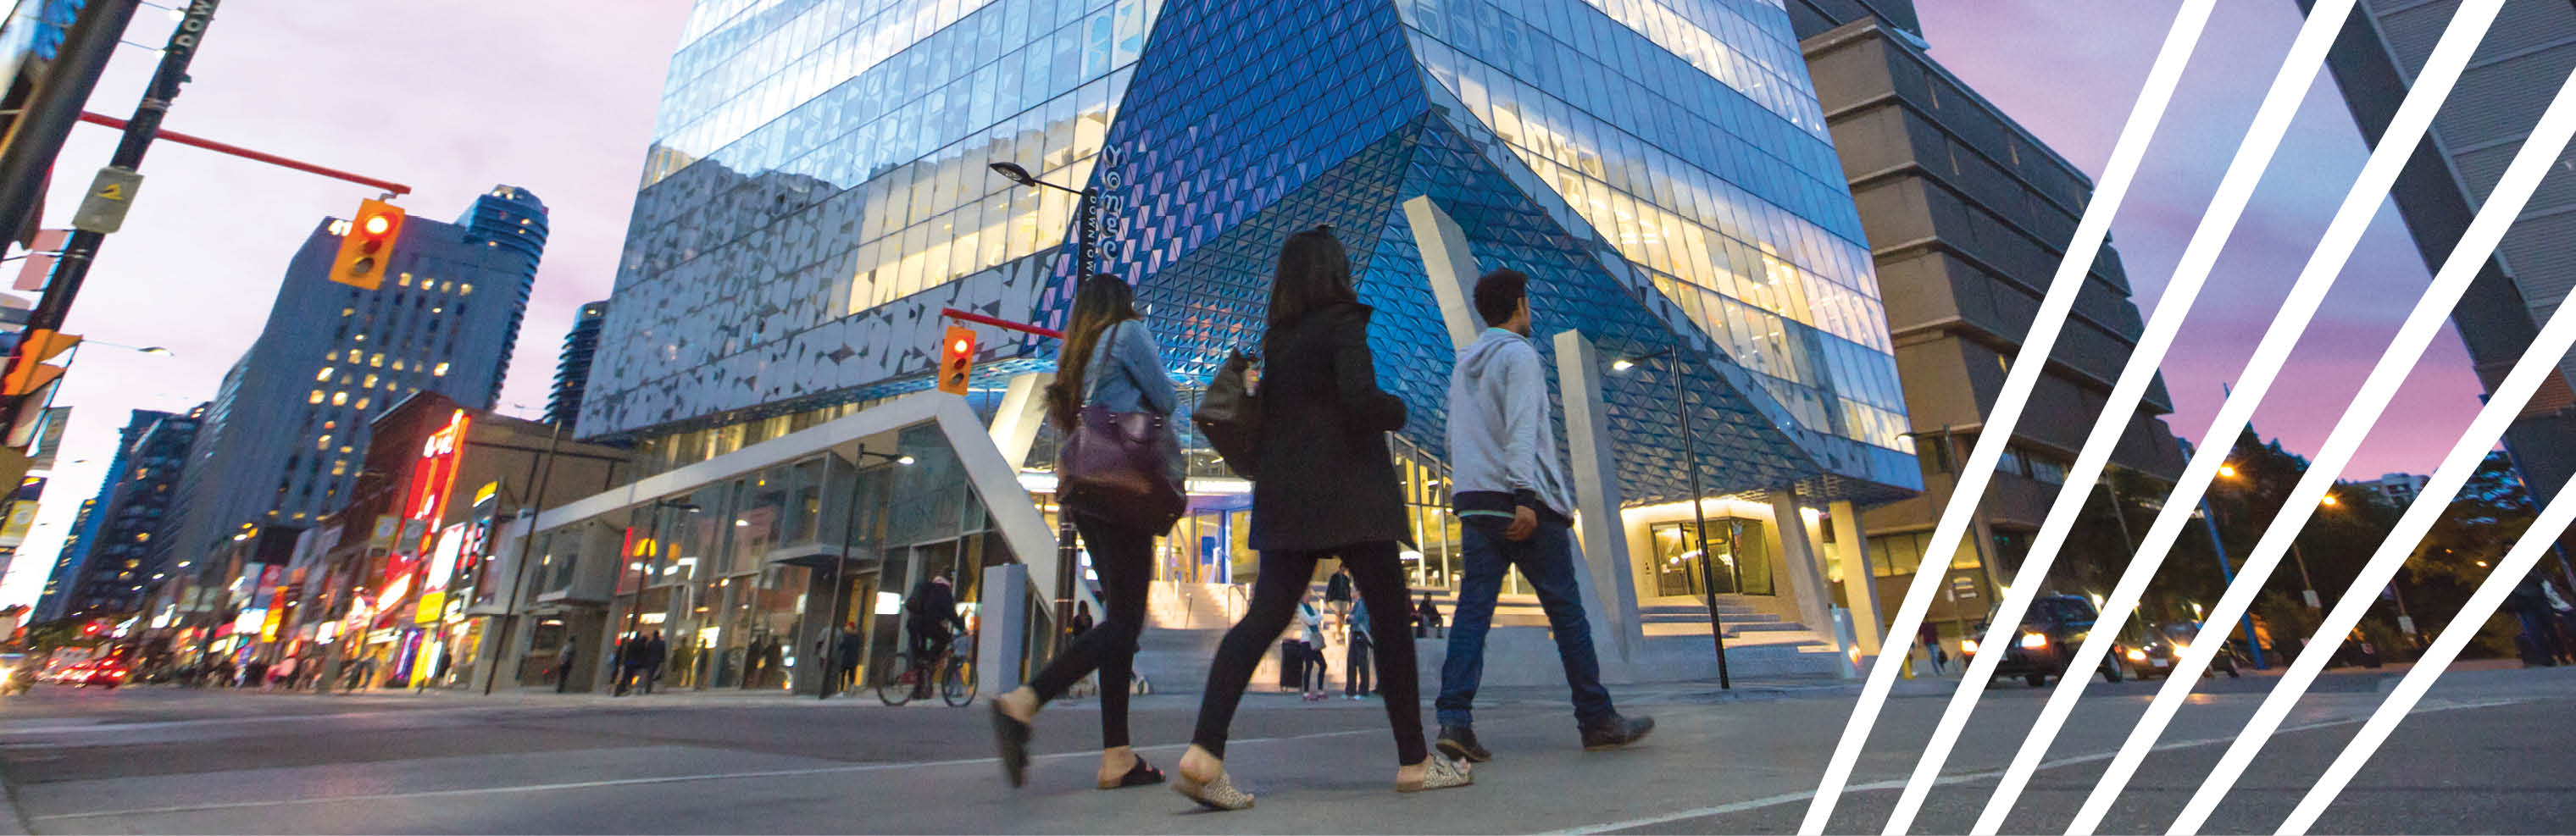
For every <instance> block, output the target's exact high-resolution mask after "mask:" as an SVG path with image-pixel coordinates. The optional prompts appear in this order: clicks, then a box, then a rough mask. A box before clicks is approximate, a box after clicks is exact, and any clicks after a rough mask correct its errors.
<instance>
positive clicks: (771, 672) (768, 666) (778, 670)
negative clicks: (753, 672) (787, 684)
mask: <svg viewBox="0 0 2576 836" xmlns="http://www.w3.org/2000/svg"><path fill="white" fill-rule="evenodd" d="M786 654H787V649H786V642H783V641H780V640H779V639H778V637H777V636H771V637H769V647H768V648H766V649H764V650H762V651H761V652H760V669H761V671H762V673H761V681H760V687H763V688H771V687H776V686H773V685H771V684H770V683H771V682H772V681H774V680H777V679H779V678H780V677H781V676H783V675H784V673H783V670H784V669H783V668H782V665H783V664H784V662H785V661H786Z"/></svg>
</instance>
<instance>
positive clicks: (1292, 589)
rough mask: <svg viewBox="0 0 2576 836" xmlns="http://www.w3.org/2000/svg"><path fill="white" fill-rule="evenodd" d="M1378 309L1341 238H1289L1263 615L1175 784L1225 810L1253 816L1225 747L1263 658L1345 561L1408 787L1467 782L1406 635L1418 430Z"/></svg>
mask: <svg viewBox="0 0 2576 836" xmlns="http://www.w3.org/2000/svg"><path fill="white" fill-rule="evenodd" d="M1368 321H1369V309H1368V307H1367V306H1365V305H1361V304H1360V303H1359V295H1358V293H1357V292H1355V291H1354V290H1353V289H1352V286H1351V265H1350V257H1349V256H1348V255H1347V254H1346V253H1344V252H1343V250H1342V244H1341V242H1340V241H1338V240H1335V239H1334V238H1333V233H1332V230H1330V229H1328V228H1325V227H1317V228H1315V229H1312V230H1308V231H1305V232H1300V233H1297V234H1295V235H1292V236H1289V238H1288V243H1287V245H1286V246H1285V247H1282V248H1281V250H1280V253H1279V271H1278V273H1277V275H1276V276H1274V277H1273V278H1272V280H1271V288H1270V323H1269V333H1268V334H1267V335H1265V336H1264V337H1263V340H1262V350H1263V354H1265V355H1266V357H1265V359H1264V362H1263V365H1262V373H1261V382H1260V386H1259V392H1258V394H1259V396H1260V398H1261V427H1262V438H1261V443H1260V446H1259V447H1258V448H1257V449H1256V450H1255V451H1254V456H1253V459H1254V461H1255V462H1256V464H1255V465H1254V472H1255V473H1256V474H1257V478H1256V479H1255V480H1254V481H1253V483H1252V547H1253V548H1255V549H1258V550H1260V552H1261V574H1260V577H1258V578H1256V579H1255V580H1254V581H1253V585H1252V600H1251V606H1250V607H1248V608H1246V610H1245V611H1244V614H1243V620H1242V621H1239V622H1237V623H1236V624H1235V625H1234V628H1233V629H1232V630H1228V631H1227V632H1226V634H1225V640H1224V641H1223V642H1222V643H1221V644H1219V645H1218V647H1217V653H1216V661H1215V662H1214V663H1213V664H1212V665H1211V666H1210V667H1209V669H1208V684H1207V690H1206V692H1205V696H1204V697H1203V698H1202V701H1201V702H1200V704H1199V720H1198V729H1197V732H1196V733H1195V734H1194V735H1193V737H1192V740H1191V742H1192V744H1193V745H1192V746H1191V747H1190V750H1189V752H1188V753H1187V754H1185V755H1182V756H1181V763H1180V773H1181V775H1180V778H1179V779H1178V780H1175V781H1173V782H1172V787H1173V788H1174V789H1177V790H1179V791H1180V792H1181V794H1183V795H1187V796H1189V797H1190V798H1192V799H1194V800H1196V801H1198V802H1199V803H1200V804H1203V805H1206V806H1208V807H1211V808H1214V809H1220V810H1240V809H1243V808H1246V807H1250V806H1252V796H1250V795H1247V794H1245V793H1243V792H1242V791H1240V790H1237V789H1235V788H1234V786H1233V783H1232V782H1231V781H1230V780H1228V779H1227V777H1226V774H1225V760H1224V759H1225V739H1226V731H1227V727H1228V726H1229V725H1231V724H1232V722H1233V719H1234V709H1235V706H1236V704H1237V703H1238V702H1240V701H1241V700H1242V698H1243V689H1244V687H1245V686H1246V685H1248V684H1250V682H1251V680H1252V670H1253V668H1254V667H1255V666H1257V665H1259V664H1260V661H1261V654H1262V653H1263V652H1264V651H1266V650H1267V649H1268V648H1269V646H1270V645H1271V643H1272V642H1274V641H1277V640H1278V638H1279V634H1280V632H1281V631H1283V630H1285V629H1287V627H1288V620H1289V617H1290V615H1291V614H1292V613H1293V612H1294V611H1295V610H1296V607H1297V602H1298V601H1299V600H1300V599H1302V598H1303V597H1304V596H1305V594H1306V588H1307V585H1308V584H1309V583H1310V582H1312V581H1313V579H1314V577H1315V565H1316V563H1317V562H1318V561H1321V560H1323V559H1324V558H1328V557H1339V558H1341V560H1342V565H1343V566H1344V567H1346V568H1348V569H1349V570H1350V573H1351V579H1352V580H1353V582H1354V583H1355V584H1356V585H1357V586H1358V587H1359V592H1360V598H1361V600H1362V601H1364V602H1366V605H1367V606H1368V607H1370V608H1372V610H1373V611H1372V612H1370V613H1369V615H1370V621H1371V624H1370V627H1371V628H1372V629H1373V630H1374V631H1376V632H1377V636H1376V639H1377V642H1376V644H1377V646H1378V648H1379V649H1380V650H1382V651H1383V652H1381V653H1379V654H1378V658H1377V665H1378V679H1379V681H1380V682H1381V683H1383V684H1382V686H1381V687H1382V689H1383V691H1384V693H1385V695H1386V716H1387V720H1388V722H1389V723H1390V724H1391V725H1392V726H1394V731H1395V745H1396V763H1397V767H1396V781H1395V784H1396V790H1397V791H1399V792H1413V791H1417V790H1426V789H1443V788H1447V787H1456V786H1465V785H1466V784H1468V783H1470V782H1471V779H1470V778H1469V777H1468V774H1467V769H1466V766H1465V765H1464V764H1459V763H1455V762H1453V761H1451V760H1450V759H1448V758H1445V757H1432V756H1431V755H1430V753H1429V750H1428V749H1427V748H1426V747H1425V746H1424V745H1423V740H1422V700H1421V697H1420V696H1419V687H1420V680H1421V676H1420V674H1419V673H1417V672H1416V669H1415V666H1414V659H1413V640H1412V639H1410V638H1407V637H1406V636H1404V635H1403V631H1404V625H1405V623H1406V621H1407V616H1408V615H1409V614H1410V613H1408V612H1407V609H1406V604H1407V603H1408V602H1409V601H1410V600H1411V599H1412V597H1413V596H1412V594H1411V592H1410V590H1408V589H1407V588H1406V586H1405V580H1404V563H1403V558H1401V557H1399V555H1400V554H1401V552H1402V548H1403V544H1404V543H1405V542H1407V541H1409V540H1411V539H1412V533H1411V530H1410V528H1409V527H1408V526H1407V525H1406V524H1405V518H1404V494H1403V490H1402V487H1401V485H1400V484H1399V483H1398V482H1397V481H1396V475H1395V462H1394V459H1393V458H1392V457H1390V455H1389V454H1388V450H1387V445H1386V434H1387V433H1388V432H1392V431H1394V430H1398V429H1402V428H1403V427H1404V402H1403V401H1401V400H1398V399H1397V398H1396V397H1395V396H1393V395H1389V394H1387V393H1386V392H1384V391H1381V390H1379V389H1378V387H1377V369H1376V366H1375V362H1374V360H1373V358H1371V357H1370V355H1369V349H1368Z"/></svg>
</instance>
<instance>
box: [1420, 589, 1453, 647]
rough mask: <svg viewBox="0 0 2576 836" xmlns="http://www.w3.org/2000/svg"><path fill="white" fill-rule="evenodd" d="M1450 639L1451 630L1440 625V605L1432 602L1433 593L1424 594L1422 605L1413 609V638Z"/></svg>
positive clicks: (1425, 592)
mask: <svg viewBox="0 0 2576 836" xmlns="http://www.w3.org/2000/svg"><path fill="white" fill-rule="evenodd" d="M1435 634H1436V635H1437V637H1438V638H1444V639H1445V638H1448V637H1449V628H1448V627H1447V626H1446V625H1443V624H1441V623H1440V605H1439V604H1437V603H1434V602H1433V601H1432V600H1431V592H1430V591H1429V590H1425V591H1423V593H1422V603H1421V604H1419V605H1416V606H1415V607H1414V608H1413V637H1414V638H1417V639H1427V638H1433V637H1434V635H1435Z"/></svg>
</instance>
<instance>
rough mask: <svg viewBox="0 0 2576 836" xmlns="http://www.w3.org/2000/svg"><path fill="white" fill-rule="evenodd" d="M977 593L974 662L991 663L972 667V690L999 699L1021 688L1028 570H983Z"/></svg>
mask: <svg viewBox="0 0 2576 836" xmlns="http://www.w3.org/2000/svg"><path fill="white" fill-rule="evenodd" d="M977 589H979V590H980V592H979V593H978V595H979V597H980V599H981V601H982V606H979V607H977V608H976V610H975V627H976V633H975V645H976V646H975V653H976V657H975V658H977V659H984V660H990V661H987V662H985V663H983V664H978V665H976V666H975V677H976V679H977V682H976V683H975V687H976V688H978V689H980V690H982V691H983V692H984V693H987V694H992V695H995V696H1000V695H1001V694H1003V693H1004V692H1007V691H1009V690H1011V689H1013V688H1017V687H1020V663H1021V653H1022V650H1023V649H1024V642H1023V641H1022V640H1023V638H1024V637H1026V636H1027V635H1028V632H1029V567H1028V565H1027V564H1024V563H1002V564H997V565H993V566H987V567H984V583H983V584H982V585H981V586H979V587H977Z"/></svg>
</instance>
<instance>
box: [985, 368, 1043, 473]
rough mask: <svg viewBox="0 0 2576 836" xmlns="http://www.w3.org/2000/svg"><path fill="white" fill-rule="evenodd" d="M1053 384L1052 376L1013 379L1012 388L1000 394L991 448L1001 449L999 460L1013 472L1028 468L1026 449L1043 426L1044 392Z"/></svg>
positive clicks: (1035, 374) (1029, 374) (1029, 375)
mask: <svg viewBox="0 0 2576 836" xmlns="http://www.w3.org/2000/svg"><path fill="white" fill-rule="evenodd" d="M1054 382H1055V373H1054V372H1027V373H1024V374H1019V375H1014V376H1012V377H1011V388H1010V389H1008V390H1006V391H1004V392H1003V393H1002V406H1001V408H1000V409H996V410H994V411H993V446H995V447H999V448H1001V450H1002V460H1003V461H1006V462H1009V463H1010V464H1011V469H1012V470H1014V471H1017V470H1020V469H1021V468H1024V467H1027V466H1028V458H1029V448H1030V447H1031V446H1034V445H1036V444H1037V440H1038V429H1039V428H1040V427H1043V426H1045V425H1046V388H1047V385H1048V384H1050V383H1054Z"/></svg>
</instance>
